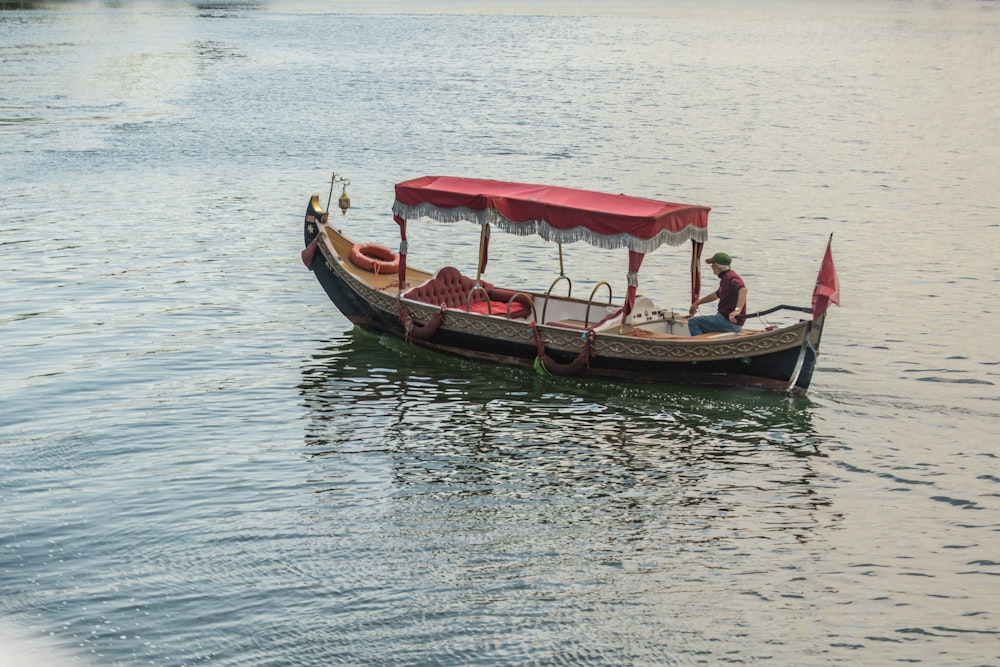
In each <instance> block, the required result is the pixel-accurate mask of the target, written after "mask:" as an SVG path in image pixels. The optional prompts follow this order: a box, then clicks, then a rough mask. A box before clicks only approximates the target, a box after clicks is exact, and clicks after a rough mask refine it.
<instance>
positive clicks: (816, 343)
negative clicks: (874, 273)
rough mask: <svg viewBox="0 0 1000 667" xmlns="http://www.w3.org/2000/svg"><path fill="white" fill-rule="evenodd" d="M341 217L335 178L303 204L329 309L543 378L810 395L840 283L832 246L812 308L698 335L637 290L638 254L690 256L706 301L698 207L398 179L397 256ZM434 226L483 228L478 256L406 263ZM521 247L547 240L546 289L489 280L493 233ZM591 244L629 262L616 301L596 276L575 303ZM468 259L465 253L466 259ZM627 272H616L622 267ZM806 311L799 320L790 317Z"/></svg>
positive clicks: (308, 250)
mask: <svg viewBox="0 0 1000 667" xmlns="http://www.w3.org/2000/svg"><path fill="white" fill-rule="evenodd" d="M338 183H340V184H343V187H342V192H341V195H340V198H339V199H338V205H339V207H340V208H341V210H342V212H344V213H346V211H347V209H348V208H349V207H350V197H349V195H348V194H347V185H348V184H349V183H350V181H349V179H346V178H344V177H343V176H338V174H336V173H334V175H333V177H332V178H331V182H330V193H329V196H328V199H327V204H326V206H325V207H323V205H322V202H321V201H320V195H319V194H313V195H312V196H311V197H310V199H309V201H308V204H307V207H306V213H305V221H304V243H305V248H304V250H303V251H302V260H303V262H304V263H305V264H306V266H307V267H309V268H310V269H311V270H312V272H313V274H314V275H315V276H316V279H317V280H318V281H319V283H320V284H321V285H322V287H323V289H324V290H325V292H326V294H327V295H328V296H329V298H330V299H331V300H332V301H333V303H334V304H335V305H336V307H337V308H338V309H339V310H340V311H341V312H342V313H343V314H344V316H345V317H346V318H347V319H348V320H349V321H350V322H352V323H353V324H354V325H355V326H357V327H360V328H362V329H364V330H367V331H369V332H373V333H375V334H378V335H388V336H392V337H395V338H398V339H401V340H403V341H405V342H406V343H408V344H412V345H415V346H419V347H422V348H426V349H427V350H431V351H433V352H437V353H441V354H446V355H452V356H456V357H462V358H466V359H474V360H479V361H483V362H491V363H495V364H503V365H507V366H517V367H522V368H527V369H532V368H534V369H535V370H536V371H537V372H538V373H540V374H542V375H546V376H549V375H552V376H578V377H583V378H596V379H603V380H607V381H613V382H658V383H668V384H678V385H717V386H742V387H759V388H762V389H765V390H771V391H779V392H786V393H790V394H804V393H806V391H807V390H808V388H809V385H810V382H811V380H812V377H813V373H814V371H815V369H816V360H817V356H818V355H819V349H820V339H821V337H822V334H823V324H824V321H825V319H826V314H827V305H828V304H829V303H830V302H833V303H836V304H837V305H839V284H838V283H837V277H836V271H835V269H834V267H833V258H832V254H831V247H830V246H831V242H832V235H831V237H830V241H828V243H827V248H826V255H825V256H824V259H823V264H822V268H821V270H820V276H819V278H818V279H817V281H816V283H815V284H814V285H813V288H814V289H813V300H812V305H811V307H801V306H789V305H777V306H774V307H773V308H769V309H766V310H762V311H759V312H756V313H751V314H748V315H747V317H748V318H749V319H748V320H747V322H746V325H747V326H744V328H743V329H742V331H740V332H725V333H707V334H700V335H696V336H692V335H691V334H690V332H689V330H688V326H687V321H688V316H687V313H686V312H675V311H674V310H672V309H670V308H665V307H659V306H657V305H656V304H655V303H654V302H653V301H652V300H651V299H650V298H648V297H646V296H642V295H640V294H639V291H638V287H639V281H638V274H639V270H640V268H641V265H642V260H643V258H644V257H645V255H646V254H648V253H650V252H653V251H655V250H657V249H658V248H660V247H661V246H673V247H677V246H683V245H686V244H687V245H689V246H690V255H689V261H685V262H684V265H685V267H686V269H687V270H688V271H689V273H690V280H691V297H692V302H694V301H695V300H697V299H698V296H699V293H700V291H701V266H702V263H701V254H702V249H703V248H704V245H705V242H706V241H707V238H708V214H709V211H710V209H709V208H708V207H706V206H697V205H687V204H675V203H671V202H665V201H658V200H654V199H647V198H643V197H634V196H629V195H621V194H607V193H602V192H596V191H592V190H583V189H576V188H568V187H559V186H548V185H533V184H527V183H516V182H507V181H495V180H485V179H477V178H466V177H456V176H423V177H419V178H414V179H411V180H407V181H403V182H401V183H397V184H396V186H395V199H394V202H393V205H392V214H393V219H394V220H395V221H396V223H397V224H398V226H399V232H400V242H399V249H398V251H397V250H392V249H390V248H389V247H387V246H384V245H379V244H376V243H371V242H356V241H354V240H352V239H350V238H348V237H347V236H346V235H345V234H344V233H343V232H342V231H340V230H338V229H337V228H336V227H335V225H334V220H336V218H333V219H331V217H330V211H329V209H330V204H331V200H332V197H333V194H334V188H335V185H336V184H338ZM424 219H428V220H430V221H437V222H443V223H456V222H467V223H471V224H473V225H476V226H478V227H479V228H480V244H479V250H478V254H477V255H475V256H471V257H468V258H465V260H466V261H465V262H460V261H457V260H456V261H455V263H456V264H459V266H462V267H463V268H464V269H465V272H464V273H463V271H462V270H461V269H460V268H459V267H457V266H450V265H449V266H441V267H437V268H436V269H435V270H433V271H428V270H422V269H417V268H413V267H411V266H410V265H409V263H408V257H409V248H408V244H407V235H406V230H407V224H408V223H409V222H411V221H417V220H424ZM493 229H499V230H501V231H503V232H506V234H505V235H504V238H505V239H507V238H512V239H514V240H515V241H518V242H524V241H526V240H527V241H531V242H535V243H538V242H542V243H555V244H557V245H558V250H559V274H558V275H556V276H555V277H554V279H553V280H552V282H551V284H550V285H549V287H548V289H547V290H545V291H542V290H541V289H539V288H536V289H529V288H526V287H524V286H519V285H494V284H492V283H491V282H489V281H487V280H486V279H485V277H484V274H485V271H486V268H487V264H488V256H489V244H490V238H491V230H493ZM572 242H586V243H589V244H591V245H593V246H595V247H598V248H601V249H604V250H607V251H618V252H626V251H627V253H628V272H627V275H626V276H625V282H626V283H627V287H626V289H625V293H624V298H623V299H622V300H621V301H620V302H618V301H616V300H615V298H614V297H613V295H612V287H611V285H610V283H608V282H607V281H604V280H601V281H599V282H597V284H596V285H595V286H594V287H593V289H592V290H591V292H590V294H589V296H587V297H577V296H573V295H572V280H571V279H570V278H569V277H567V276H566V274H565V272H564V266H563V264H564V261H563V252H562V246H563V244H566V243H572ZM469 254H471V253H469ZM620 264H622V265H624V262H620ZM780 310H785V311H793V313H794V317H792V318H790V319H792V320H793V321H792V322H791V323H789V324H785V325H782V326H763V327H760V328H753V327H751V326H748V325H750V323H751V322H750V320H752V319H754V318H757V319H755V320H754V321H761V320H760V318H759V317H758V316H763V315H766V314H770V313H772V312H777V311H780ZM798 313H804V314H806V315H805V316H802V315H798Z"/></svg>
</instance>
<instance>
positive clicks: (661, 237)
mask: <svg viewBox="0 0 1000 667" xmlns="http://www.w3.org/2000/svg"><path fill="white" fill-rule="evenodd" d="M709 210H710V209H709V208H708V207H706V206H690V205H686V204H671V203H668V202H662V201H655V200H652V199H642V198H639V197H628V196H626V195H612V194H605V193H601V192H592V191H589V190H576V189H573V188H562V187H555V186H550V185H529V184H526V183H507V182H504V181H489V180H482V179H475V178H458V177H454V176H424V177H422V178H415V179H413V180H409V181H404V182H403V183H399V184H397V185H396V201H395V203H394V204H393V206H392V212H393V213H394V214H395V215H396V216H397V217H398V218H402V219H411V218H418V217H428V218H432V219H434V220H439V221H441V222H455V221H459V220H467V221H470V222H475V223H478V224H491V225H495V226H497V227H499V228H500V229H503V230H504V231H506V232H510V233H513V234H518V235H522V236H527V235H531V234H537V235H538V236H540V237H542V238H544V239H546V240H548V241H557V242H560V243H572V242H574V241H586V242H587V243H590V244H591V245H594V246H597V247H599V248H609V249H612V248H628V249H629V250H632V251H634V252H639V253H643V254H645V253H648V252H652V251H653V250H655V249H656V248H658V247H660V246H661V245H662V244H664V243H666V244H667V245H672V246H677V245H681V244H682V243H684V242H686V241H689V240H690V241H696V242H698V243H704V242H705V241H706V240H707V238H708V212H709Z"/></svg>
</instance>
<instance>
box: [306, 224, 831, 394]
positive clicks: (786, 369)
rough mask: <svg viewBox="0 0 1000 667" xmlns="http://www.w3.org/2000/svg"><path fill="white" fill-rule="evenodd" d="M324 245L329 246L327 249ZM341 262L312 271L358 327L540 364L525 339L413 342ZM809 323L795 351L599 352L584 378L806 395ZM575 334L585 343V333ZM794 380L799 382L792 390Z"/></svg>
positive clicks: (812, 340)
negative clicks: (663, 355) (702, 354)
mask: <svg viewBox="0 0 1000 667" xmlns="http://www.w3.org/2000/svg"><path fill="white" fill-rule="evenodd" d="M310 227H312V228H313V229H312V230H311V229H310ZM315 235H316V232H315V225H314V224H310V223H308V222H307V224H306V232H305V241H306V245H308V244H309V243H310V242H311V241H312V239H313V237H314V236H315ZM320 246H321V247H322V244H320ZM338 261H339V260H337V259H336V258H333V257H332V256H330V254H329V251H328V250H326V249H325V248H323V249H322V252H319V251H318V252H317V253H316V255H315V260H314V262H313V264H312V270H313V273H314V274H315V275H316V279H317V280H318V281H319V283H320V284H321V285H322V286H323V289H324V291H325V292H326V294H327V296H328V297H329V298H330V300H331V301H332V302H333V303H334V305H336V307H337V309H338V310H340V312H341V313H343V314H344V316H345V317H346V318H347V319H348V320H349V321H351V322H352V323H353V324H355V325H356V326H358V327H361V328H363V329H365V330H367V331H369V332H372V333H376V334H383V335H390V336H393V337H396V338H399V339H401V340H407V342H409V343H410V344H413V345H418V346H421V347H424V348H427V349H429V350H433V351H436V352H440V353H444V354H449V355H453V356H457V357H463V358H467V359H475V360H481V361H486V362H492V363H499V364H504V365H508V366H520V367H531V366H533V365H534V363H535V359H536V357H537V354H538V351H537V348H536V345H535V343H534V341H533V340H532V339H530V338H524V337H522V338H521V339H518V340H515V339H513V338H512V337H503V336H497V335H477V334H476V333H472V332H469V331H462V330H454V329H450V328H447V327H443V326H442V327H440V328H439V329H438V331H437V332H436V333H435V334H433V335H432V336H430V337H429V338H428V339H427V340H417V339H415V338H410V339H408V338H407V336H406V331H405V327H404V325H403V322H402V321H401V319H400V317H399V313H398V311H397V312H393V310H390V309H388V308H385V307H379V306H378V305H375V304H373V303H372V302H371V301H370V300H369V299H367V298H365V296H364V295H362V294H360V293H359V292H358V290H357V285H356V284H355V283H353V282H351V280H350V278H349V277H346V276H345V275H343V274H342V272H338V271H336V270H334V269H333V265H334V264H335V263H337V262H338ZM805 324H806V325H807V327H808V328H806V329H805V331H806V333H805V337H804V341H803V343H802V344H801V345H796V346H795V347H789V348H786V349H781V350H777V351H771V352H767V353H761V354H754V353H748V354H747V355H744V356H735V357H732V356H731V357H730V358H719V359H700V360H682V361H660V360H656V359H649V358H628V357H627V356H611V355H604V354H600V353H598V354H597V355H596V356H594V357H593V358H592V359H591V360H590V363H589V365H588V366H586V367H584V368H583V369H582V370H581V371H580V372H579V374H578V375H579V376H580V377H593V378H606V379H610V380H618V381H642V382H662V383H668V384H683V385H710V386H743V387H759V388H763V389H767V390H772V391H782V392H791V393H796V394H803V393H805V392H806V390H807V389H808V388H809V383H810V381H811V379H812V375H813V371H814V370H815V366H816V355H817V352H818V348H819V335H820V334H821V333H822V319H821V320H820V321H818V322H807V323H805ZM543 328H546V329H548V328H547V327H543ZM573 336H574V337H576V338H578V337H579V334H578V333H577V334H573ZM546 353H547V354H548V356H549V357H550V358H551V359H553V360H554V361H556V362H558V363H560V364H569V363H570V362H572V361H573V359H574V358H575V357H576V355H577V351H575V350H560V349H557V348H556V347H549V346H547V347H546ZM793 377H794V378H795V381H794V383H792V384H791V386H790V381H791V379H792V378H793Z"/></svg>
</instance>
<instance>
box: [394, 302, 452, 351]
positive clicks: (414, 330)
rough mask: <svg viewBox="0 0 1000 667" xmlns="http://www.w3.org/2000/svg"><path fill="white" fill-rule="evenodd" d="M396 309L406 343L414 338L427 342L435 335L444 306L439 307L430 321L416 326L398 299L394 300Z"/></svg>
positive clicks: (442, 316)
mask: <svg viewBox="0 0 1000 667" xmlns="http://www.w3.org/2000/svg"><path fill="white" fill-rule="evenodd" d="M396 309H397V310H398V312H399V322H400V324H402V325H403V335H404V337H405V338H406V342H407V343H409V342H411V341H412V339H414V338H416V339H417V340H429V339H430V337H431V336H433V335H434V334H436V333H437V330H438V327H440V326H441V320H442V319H443V318H444V306H441V308H439V309H438V311H437V312H436V313H434V315H433V316H432V317H431V319H429V320H427V321H426V322H424V323H423V324H421V325H419V326H418V325H417V324H416V323H414V322H413V321H411V320H410V318H409V317H407V315H406V310H404V309H403V304H402V303H401V302H400V300H399V298H398V297H397V298H396Z"/></svg>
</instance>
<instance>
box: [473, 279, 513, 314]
mask: <svg viewBox="0 0 1000 667" xmlns="http://www.w3.org/2000/svg"><path fill="white" fill-rule="evenodd" d="M476 292H482V293H483V296H485V297H486V314H487V315H492V314H493V305H492V304H493V302H492V301H491V300H490V293H489V292H487V291H486V288H485V287H483V286H482V285H480V284H479V283H478V282H477V283H476V284H475V285H473V286H472V289H470V290H469V293H468V295H466V297H465V312H469V310H471V309H472V295H473V294H475V293H476ZM507 315H508V316H510V304H509V303H508V304H507Z"/></svg>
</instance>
